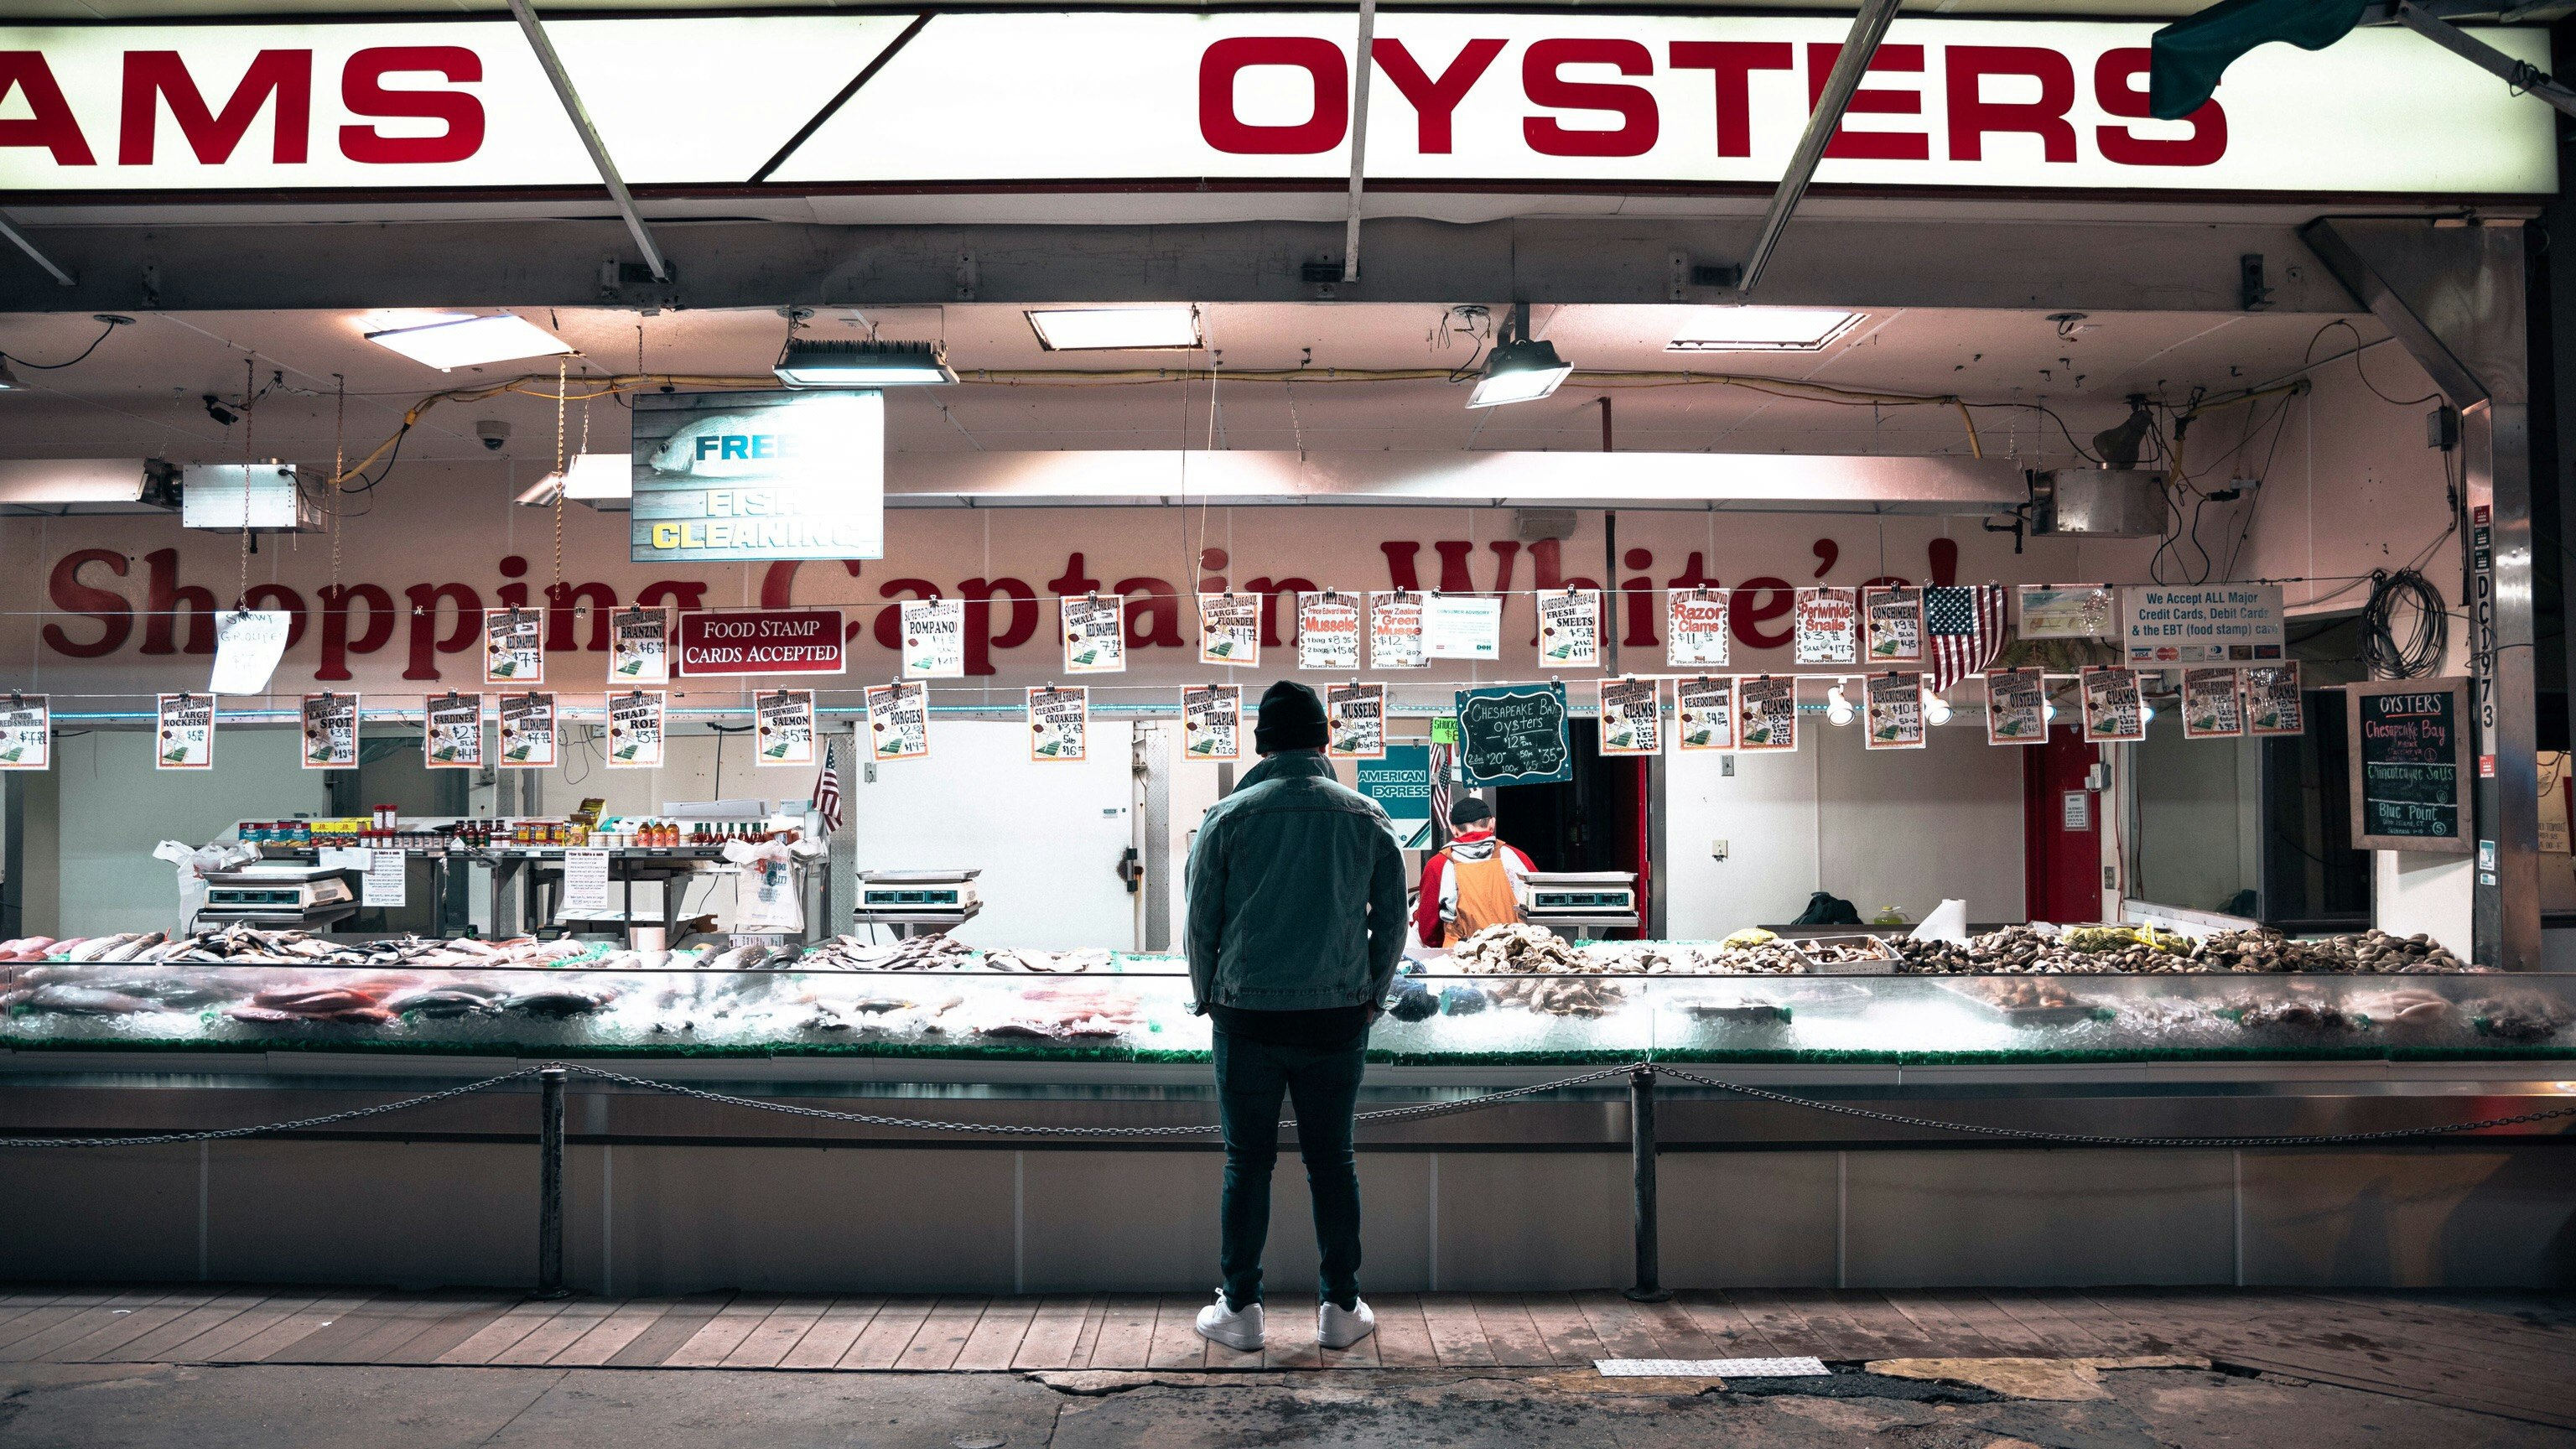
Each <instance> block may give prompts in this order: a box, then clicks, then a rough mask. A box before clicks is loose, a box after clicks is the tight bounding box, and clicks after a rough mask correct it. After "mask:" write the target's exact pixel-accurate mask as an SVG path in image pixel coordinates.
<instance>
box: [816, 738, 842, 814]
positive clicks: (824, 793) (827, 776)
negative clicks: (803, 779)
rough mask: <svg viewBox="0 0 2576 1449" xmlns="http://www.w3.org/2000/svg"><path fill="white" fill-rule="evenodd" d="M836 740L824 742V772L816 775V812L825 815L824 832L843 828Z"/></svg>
mask: <svg viewBox="0 0 2576 1449" xmlns="http://www.w3.org/2000/svg"><path fill="white" fill-rule="evenodd" d="M839 748H840V744H839V742H838V741H835V740H825V741H824V742H823V773H821V774H819V775H816V776H815V777H814V813H815V814H817V815H820V816H822V817H823V833H824V834H826V835H829V834H831V833H832V832H833V831H835V830H838V829H840V828H841V766H840V762H839V757H838V756H837V755H836V754H835V753H834V752H835V751H836V750H838V749H839Z"/></svg>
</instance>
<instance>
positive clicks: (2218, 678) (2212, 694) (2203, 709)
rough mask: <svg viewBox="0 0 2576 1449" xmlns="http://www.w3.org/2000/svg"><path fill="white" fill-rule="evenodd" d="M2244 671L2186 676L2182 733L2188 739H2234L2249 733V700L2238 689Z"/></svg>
mask: <svg viewBox="0 0 2576 1449" xmlns="http://www.w3.org/2000/svg"><path fill="white" fill-rule="evenodd" d="M2244 673H2245V671H2244V670H2242V669H2186V670H2184V671H2183V672H2182V733H2183V737H2184V738H2185V739H2193V740H2223V739H2234V738H2236V737H2238V736H2240V735H2243V734H2244V733H2245V699H2244V694H2243V691H2242V690H2241V689H2240V688H2239V687H2238V683H2237V681H2238V676H2240V675H2242V674H2244Z"/></svg>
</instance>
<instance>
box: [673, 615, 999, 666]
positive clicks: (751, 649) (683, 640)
mask: <svg viewBox="0 0 2576 1449" xmlns="http://www.w3.org/2000/svg"><path fill="white" fill-rule="evenodd" d="M679 657H680V674H681V676H682V677H683V678H687V677H690V676H698V677H705V676H710V675H728V674H730V675H743V674H838V673H840V672H841V671H842V670H843V669H844V668H846V667H847V659H846V656H845V654H844V652H843V650H842V647H841V611H840V610H838V609H744V610H734V611H731V612H719V611H716V610H712V609H709V610H690V611H688V612H686V613H683V614H682V615H680V656H679ZM961 659H962V656H961Z"/></svg>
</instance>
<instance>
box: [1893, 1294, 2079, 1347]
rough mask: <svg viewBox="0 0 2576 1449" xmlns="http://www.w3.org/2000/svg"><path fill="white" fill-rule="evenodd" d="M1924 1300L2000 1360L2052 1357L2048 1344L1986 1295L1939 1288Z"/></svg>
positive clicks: (1926, 1295)
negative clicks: (1991, 1349) (1976, 1337)
mask: <svg viewBox="0 0 2576 1449" xmlns="http://www.w3.org/2000/svg"><path fill="white" fill-rule="evenodd" d="M1924 1296H1925V1297H1927V1298H1929V1299H1931V1300H1932V1301H1933V1302H1934V1303H1937V1304H1939V1305H1940V1306H1941V1307H1942V1308H1944V1309H1946V1310H1948V1311H1949V1314H1950V1316H1951V1317H1953V1318H1956V1319H1957V1320H1959V1321H1960V1322H1961V1323H1963V1324H1966V1325H1967V1326H1968V1327H1969V1328H1971V1329H1973V1330H1975V1331H1976V1332H1977V1333H1978V1334H1979V1335H1980V1336H1982V1337H1983V1338H1984V1339H1985V1340H1986V1342H1988V1343H1991V1344H1993V1345H1994V1346H1995V1348H1996V1350H1997V1355H1998V1356H1999V1357H2002V1358H2035V1357H2036V1358H2045V1357H2048V1356H2049V1355H2050V1353H2051V1350H2050V1348H2049V1346H2048V1340H2046V1339H2044V1338H2042V1337H2040V1336H2039V1335H2038V1334H2036V1333H2033V1332H2031V1331H2030V1329H2029V1328H2028V1327H2027V1326H2025V1325H2024V1324H2023V1323H2022V1321H2021V1320H2020V1319H2018V1318H2015V1317H2013V1316H2012V1315H2011V1314H2009V1313H2006V1312H2004V1311H2003V1309H2001V1308H1999V1307H1997V1306H1996V1305H1995V1302H1994V1300H1993V1299H1991V1298H1988V1297H1987V1296H1986V1295H1984V1294H1983V1293H1979V1292H1976V1291H1974V1290H1972V1289H1965V1288H1937V1289H1934V1290H1932V1291H1931V1292H1930V1293H1927V1294H1925V1295H1924Z"/></svg>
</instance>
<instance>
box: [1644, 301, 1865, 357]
mask: <svg viewBox="0 0 2576 1449" xmlns="http://www.w3.org/2000/svg"><path fill="white" fill-rule="evenodd" d="M1860 319H1861V314H1860V313H1858V312H1841V311H1836V310H1834V309H1832V308H1828V307H1700V308H1694V309H1693V310H1692V312H1691V315H1690V316H1689V317H1687V318H1685V319H1684V320H1683V322H1682V325H1681V326H1680V327H1679V328H1677V329H1675V331H1674V334H1673V340H1672V342H1671V344H1670V345H1669V346H1668V347H1667V348H1666V349H1665V350H1667V351H1670V352H1822V351H1823V350H1824V349H1826V348H1827V347H1830V346H1832V345H1833V344H1834V342H1835V340H1836V339H1838V338H1840V337H1841V336H1842V335H1843V334H1844V333H1847V332H1849V331H1851V330H1852V328H1853V327H1854V326H1856V325H1858V323H1859V322H1860Z"/></svg>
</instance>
